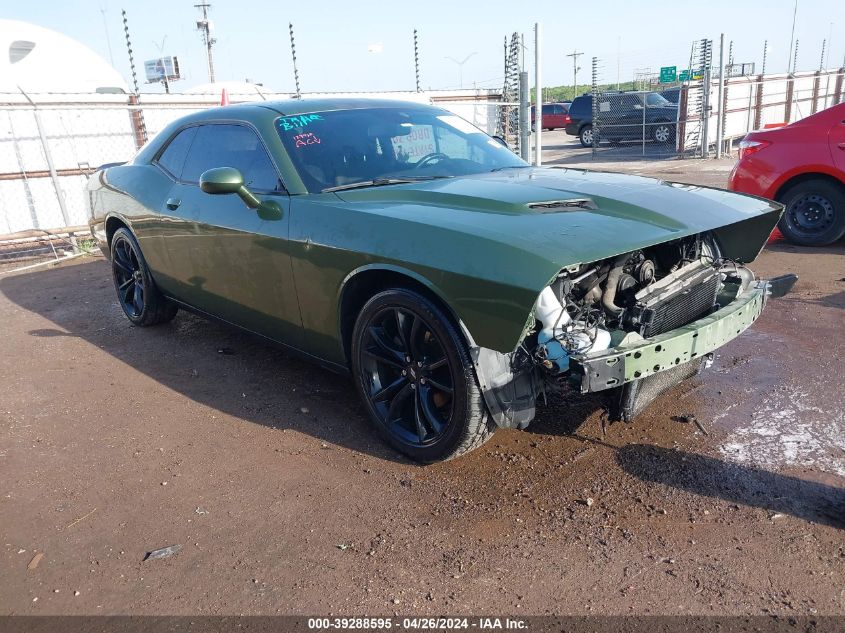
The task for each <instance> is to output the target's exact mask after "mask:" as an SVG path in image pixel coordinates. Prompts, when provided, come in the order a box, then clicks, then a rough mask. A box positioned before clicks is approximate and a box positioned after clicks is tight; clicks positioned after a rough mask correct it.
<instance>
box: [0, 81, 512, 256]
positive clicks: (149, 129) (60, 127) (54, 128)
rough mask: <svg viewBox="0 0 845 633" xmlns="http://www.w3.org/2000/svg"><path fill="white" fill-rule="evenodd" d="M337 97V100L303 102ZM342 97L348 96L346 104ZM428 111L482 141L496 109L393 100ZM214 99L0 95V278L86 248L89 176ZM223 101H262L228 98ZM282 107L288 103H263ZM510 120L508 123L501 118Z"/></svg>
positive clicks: (496, 121) (464, 98) (489, 99)
mask: <svg viewBox="0 0 845 633" xmlns="http://www.w3.org/2000/svg"><path fill="white" fill-rule="evenodd" d="M308 96H339V95H308ZM344 96H350V95H344ZM355 96H370V97H375V96H381V97H385V96H388V97H392V98H396V99H402V100H413V101H419V102H422V103H435V104H436V105H439V106H441V107H443V108H445V109H447V110H450V111H452V112H454V113H455V114H458V115H460V116H461V117H463V118H465V119H466V120H468V121H470V122H471V123H473V124H475V125H476V126H477V127H479V128H481V129H482V130H484V131H486V132H487V133H489V134H496V132H497V127H498V126H499V125H500V122H501V120H502V109H503V108H504V107H506V108H508V112H509V113H510V111H511V110H512V109H513V107H514V106H515V105H516V104H512V103H505V104H503V103H502V102H501V95H500V94H498V93H497V92H495V91H488V90H477V91H469V90H465V91H440V92H429V93H416V92H414V93H392V94H386V95H373V94H368V95H355ZM220 98H221V97H220V95H146V96H142V98H141V100H140V103H139V102H138V100H137V99H136V98H135V96H134V95H122V94H121V95H112V94H95V95H24V94H0V270H4V269H9V268H10V267H20V266H24V265H29V264H32V263H35V262H44V261H48V260H56V259H62V258H63V257H65V256H67V255H68V254H74V253H79V252H82V251H84V250H87V249H91V248H93V244H92V243H91V242H90V240H89V239H88V237H89V232H88V228H87V222H88V217H87V207H86V201H85V183H86V181H87V179H88V177H89V176H90V174H92V173H93V172H94V171H95V170H96V169H97V167H99V166H101V165H103V164H107V163H121V162H125V161H127V160H129V159H131V158H132V156H133V155H134V154H135V152H136V151H137V150H138V148H139V147H140V146H141V145H143V143H144V142H145V141H146V140H147V139H148V138H152V136H153V135H154V134H156V133H157V132H159V131H160V130H161V129H162V128H164V127H165V126H166V125H167V124H168V123H170V122H171V121H173V120H174V119H176V118H178V117H181V116H184V115H186V114H188V113H190V112H195V111H198V110H202V109H206V108H209V107H214V106H217V105H219V104H220ZM229 98H230V102H232V103H235V102H238V101H246V100H260V99H261V98H262V96H259V95H249V96H241V95H229ZM263 98H266V99H267V100H287V99H290V98H291V95H288V94H278V95H277V94H274V95H263ZM508 116H509V115H508Z"/></svg>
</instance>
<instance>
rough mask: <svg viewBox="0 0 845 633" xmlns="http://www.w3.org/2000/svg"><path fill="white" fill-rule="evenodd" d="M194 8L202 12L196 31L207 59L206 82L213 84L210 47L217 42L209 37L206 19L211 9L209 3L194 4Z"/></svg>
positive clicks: (209, 21) (212, 63)
mask: <svg viewBox="0 0 845 633" xmlns="http://www.w3.org/2000/svg"><path fill="white" fill-rule="evenodd" d="M194 7H195V8H197V9H199V10H200V11H202V19H201V20H197V30H198V31H199V32H200V34H201V35H202V42H203V44H205V54H206V57H207V58H208V80H209V81H210V82H211V83H214V57H213V56H212V54H211V47H212V46H214V45H215V44H216V43H217V40H216V39H215V38H213V37H211V27H212V25H211V20H209V19H208V10H209V9H210V8H211V5H210V4H209V3H207V2H206V3H203V4H195V5H194Z"/></svg>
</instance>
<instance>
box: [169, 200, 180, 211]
mask: <svg viewBox="0 0 845 633" xmlns="http://www.w3.org/2000/svg"><path fill="white" fill-rule="evenodd" d="M165 204H166V205H167V208H168V209H170V210H171V211H175V210H176V209H178V208H179V205H180V204H182V201H181V200H177V199H176V198H168V199H167V202H165Z"/></svg>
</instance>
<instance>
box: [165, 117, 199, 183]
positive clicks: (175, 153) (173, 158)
mask: <svg viewBox="0 0 845 633" xmlns="http://www.w3.org/2000/svg"><path fill="white" fill-rule="evenodd" d="M196 133H197V128H196V126H194V127H189V128H185V129H184V130H182V131H181V132H179V133H178V134H177V135H176V136H175V137H174V138H173V139H172V140H171V141H170V143H168V144H167V147H165V148H164V151H163V152H162V153H161V154H160V155H159V157H158V161H157V162H158V164H159V165H161V166H162V167H164V169H165V170H167V171H168V172H170V174H171V175H173V176H174V177H175V178H179V177H180V176H181V175H182V166H183V165H184V164H185V156H187V155H188V150H189V149H190V148H191V143H192V142H193V140H194V136H196Z"/></svg>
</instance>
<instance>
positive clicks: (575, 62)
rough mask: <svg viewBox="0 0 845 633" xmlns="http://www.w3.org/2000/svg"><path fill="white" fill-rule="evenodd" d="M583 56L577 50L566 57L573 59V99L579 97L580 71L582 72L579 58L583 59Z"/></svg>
mask: <svg viewBox="0 0 845 633" xmlns="http://www.w3.org/2000/svg"><path fill="white" fill-rule="evenodd" d="M583 54H584V53H579V52H578V49H577V48H576V49H575V50H574V51H572V52H571V53H568V54H567V55H566V56H567V57H571V58H572V81H573V84H574V85H573V92H572V98H573V99H574V98H575V97H577V96H578V71H579V70H580V67H579V66H578V58H579V57H581V55H583Z"/></svg>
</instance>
